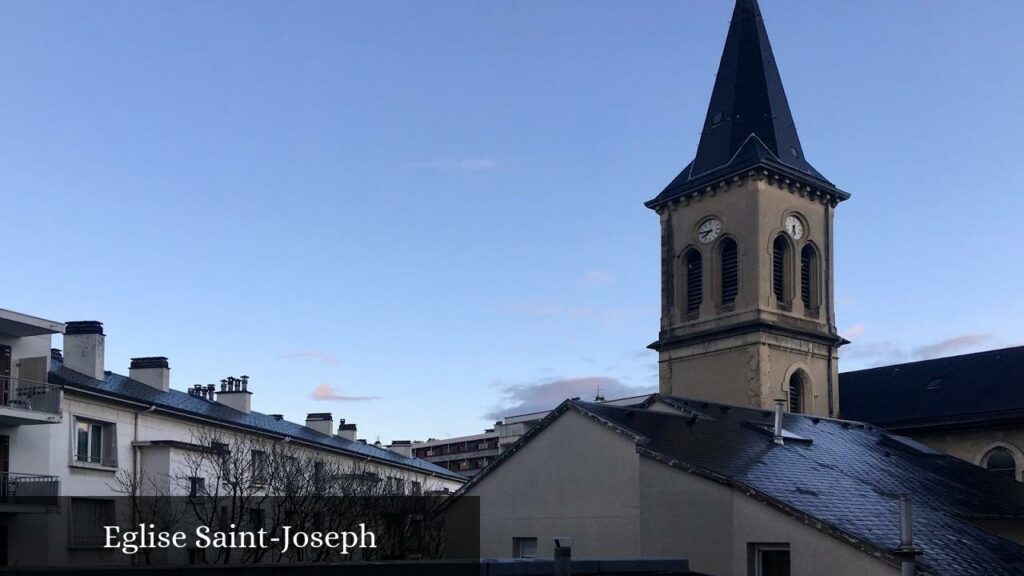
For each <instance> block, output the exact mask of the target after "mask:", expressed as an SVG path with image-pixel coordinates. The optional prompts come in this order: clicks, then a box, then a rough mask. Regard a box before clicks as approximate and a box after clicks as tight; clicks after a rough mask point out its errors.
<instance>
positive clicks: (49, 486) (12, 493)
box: [0, 472, 60, 512]
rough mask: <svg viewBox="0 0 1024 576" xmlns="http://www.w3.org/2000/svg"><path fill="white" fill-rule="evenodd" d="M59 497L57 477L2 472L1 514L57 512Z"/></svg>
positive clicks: (0, 483) (0, 474)
mask: <svg viewBox="0 0 1024 576" xmlns="http://www.w3.org/2000/svg"><path fill="white" fill-rule="evenodd" d="M59 496H60V478H58V477H56V476H41V475H39V474H20V473H18V472H0V512H55V511H57V509H58V508H59V507H60V502H59V500H58V497H59Z"/></svg>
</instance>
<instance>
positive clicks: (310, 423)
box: [306, 412, 334, 436]
mask: <svg viewBox="0 0 1024 576" xmlns="http://www.w3.org/2000/svg"><path fill="white" fill-rule="evenodd" d="M306 428H310V429H312V430H316V431H317V432H319V433H321V434H326V435H327V436H330V435H331V432H332V431H333V430H334V416H333V415H332V414H331V413H330V412H312V413H310V414H307V415H306Z"/></svg>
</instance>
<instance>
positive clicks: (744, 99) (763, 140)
mask: <svg viewBox="0 0 1024 576" xmlns="http://www.w3.org/2000/svg"><path fill="white" fill-rule="evenodd" d="M759 165H762V166H766V167H769V168H773V169H775V170H777V171H779V172H782V173H783V174H786V175H787V176H790V177H794V178H799V179H801V180H804V181H807V182H809V183H812V184H813V185H816V186H820V187H822V188H825V189H829V190H832V191H835V192H838V190H837V189H836V188H835V186H834V185H833V184H832V183H831V182H829V181H828V180H827V179H826V178H825V177H824V176H822V175H821V173H820V172H818V171H817V170H816V169H815V168H814V167H813V166H811V164H810V163H809V162H808V161H807V159H806V158H805V157H804V152H803V147H802V146H801V145H800V137H799V136H798V135H797V131H796V124H795V123H794V121H793V114H792V112H790V109H789V102H788V101H787V100H786V91H785V90H784V89H783V87H782V78H781V77H780V76H779V69H778V67H777V66H776V63H775V56H774V54H773V53H772V47H771V44H770V43H769V41H768V32H767V31H766V30H765V26H764V20H763V18H762V17H761V9H760V7H759V6H758V4H757V0H737V2H736V7H735V9H734V10H733V15H732V22H731V24H730V26H729V34H728V36H727V37H726V40H725V49H724V50H723V51H722V60H721V63H720V64H719V69H718V75H717V76H716V78H715V87H714V91H713V92H712V94H711V103H710V105H709V106H708V112H707V117H706V118H705V120H704V128H703V131H702V132H701V137H700V144H699V145H698V147H697V155H696V157H695V158H694V159H693V161H692V162H690V164H688V165H687V166H686V168H684V169H683V171H682V172H681V173H680V174H679V175H678V176H677V177H676V178H675V179H674V180H673V181H672V182H671V183H670V184H669V185H668V186H667V187H665V189H664V190H663V191H662V192H661V194H659V195H658V197H657V198H655V199H653V200H651V201H650V202H648V203H647V205H648V207H654V206H657V205H658V204H660V203H662V202H664V201H666V200H670V199H672V198H675V197H677V196H680V195H682V194H685V193H687V192H689V191H692V190H695V189H698V188H701V187H703V186H706V185H709V184H712V183H714V181H716V180H718V179H721V178H724V177H728V176H731V175H734V174H737V173H740V172H743V171H746V170H748V169H750V168H753V167H755V166H759ZM840 196H841V198H843V199H845V198H846V197H848V194H846V193H845V192H843V193H841V194H840Z"/></svg>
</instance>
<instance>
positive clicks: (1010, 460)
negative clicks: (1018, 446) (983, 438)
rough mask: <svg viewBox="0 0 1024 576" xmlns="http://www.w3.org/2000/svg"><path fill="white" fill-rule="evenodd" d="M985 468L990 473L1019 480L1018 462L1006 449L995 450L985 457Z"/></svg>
mask: <svg viewBox="0 0 1024 576" xmlns="http://www.w3.org/2000/svg"><path fill="white" fill-rule="evenodd" d="M985 468H987V469H988V470H989V471H990V472H995V473H996V474H1002V475H1003V476H1007V477H1010V478H1013V479H1014V480H1016V479H1017V460H1016V459H1015V458H1014V457H1013V453H1012V452H1010V451H1009V450H1007V449H1006V448H993V449H992V450H991V451H989V453H988V455H986V456H985Z"/></svg>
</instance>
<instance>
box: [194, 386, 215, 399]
mask: <svg viewBox="0 0 1024 576" xmlns="http://www.w3.org/2000/svg"><path fill="white" fill-rule="evenodd" d="M216 388H217V387H216V386H214V385H213V384H207V385H206V386H203V385H202V384H195V385H193V386H192V387H191V388H189V389H188V393H189V396H195V397H196V398H202V399H203V400H209V401H210V402H214V399H213V391H214V390H215V389H216Z"/></svg>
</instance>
